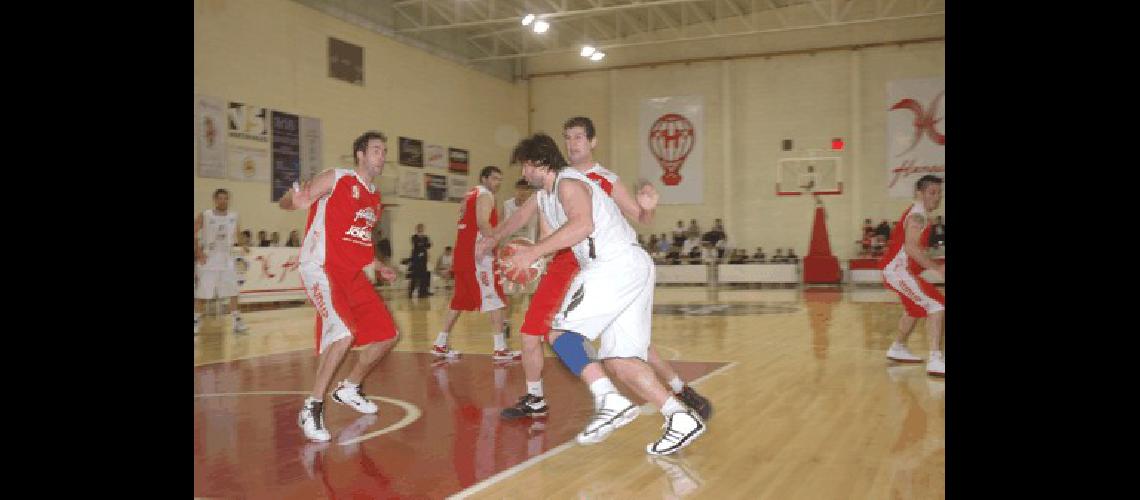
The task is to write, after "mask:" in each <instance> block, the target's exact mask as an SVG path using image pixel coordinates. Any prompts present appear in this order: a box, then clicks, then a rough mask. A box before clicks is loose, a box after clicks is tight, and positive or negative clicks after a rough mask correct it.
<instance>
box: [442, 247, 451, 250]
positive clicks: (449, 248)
mask: <svg viewBox="0 0 1140 500" xmlns="http://www.w3.org/2000/svg"><path fill="white" fill-rule="evenodd" d="M443 249H444V250H451V247H443Z"/></svg>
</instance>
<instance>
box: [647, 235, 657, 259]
mask: <svg viewBox="0 0 1140 500" xmlns="http://www.w3.org/2000/svg"><path fill="white" fill-rule="evenodd" d="M645 251H646V252H649V254H650V255H653V253H655V252H657V235H656V234H650V235H649V242H648V243H646V244H645Z"/></svg>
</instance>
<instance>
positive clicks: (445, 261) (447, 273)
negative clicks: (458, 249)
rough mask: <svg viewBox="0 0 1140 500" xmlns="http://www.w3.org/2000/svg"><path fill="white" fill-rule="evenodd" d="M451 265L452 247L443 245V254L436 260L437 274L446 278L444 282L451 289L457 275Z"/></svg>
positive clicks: (443, 278)
mask: <svg viewBox="0 0 1140 500" xmlns="http://www.w3.org/2000/svg"><path fill="white" fill-rule="evenodd" d="M451 265H452V256H451V247H443V255H440V256H439V259H437V260H436V261H435V274H436V276H439V278H440V279H442V280H444V283H446V285H444V286H445V287H446V288H447V289H449V290H450V289H451V283H452V279H453V278H455V275H454V274H452V272H451Z"/></svg>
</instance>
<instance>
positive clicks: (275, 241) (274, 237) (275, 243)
mask: <svg viewBox="0 0 1140 500" xmlns="http://www.w3.org/2000/svg"><path fill="white" fill-rule="evenodd" d="M269 246H271V247H279V246H281V235H280V234H278V233H277V231H273V234H270V235H269Z"/></svg>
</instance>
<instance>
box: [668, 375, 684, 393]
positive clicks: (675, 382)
mask: <svg viewBox="0 0 1140 500" xmlns="http://www.w3.org/2000/svg"><path fill="white" fill-rule="evenodd" d="M669 388H670V389H673V394H680V392H681V389H684V388H685V383H684V382H681V377H679V376H677V375H673V378H672V379H671V380H669Z"/></svg>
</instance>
